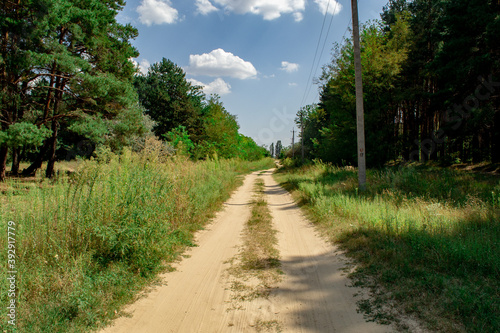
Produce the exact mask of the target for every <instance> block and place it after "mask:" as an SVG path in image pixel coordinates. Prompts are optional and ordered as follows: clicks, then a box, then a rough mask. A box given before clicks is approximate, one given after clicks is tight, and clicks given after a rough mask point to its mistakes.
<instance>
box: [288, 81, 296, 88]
mask: <svg viewBox="0 0 500 333" xmlns="http://www.w3.org/2000/svg"><path fill="white" fill-rule="evenodd" d="M288 85H289V86H290V87H296V86H297V83H295V82H290V83H288Z"/></svg>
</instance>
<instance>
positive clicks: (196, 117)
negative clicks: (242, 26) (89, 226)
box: [0, 0, 267, 180]
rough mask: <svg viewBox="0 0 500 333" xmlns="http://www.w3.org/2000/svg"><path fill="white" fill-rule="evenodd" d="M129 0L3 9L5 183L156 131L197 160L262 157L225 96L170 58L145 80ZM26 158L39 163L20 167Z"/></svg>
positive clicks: (0, 81)
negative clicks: (189, 77)
mask: <svg viewBox="0 0 500 333" xmlns="http://www.w3.org/2000/svg"><path fill="white" fill-rule="evenodd" d="M124 5H125V1H124V0H109V1H100V0H83V1H80V0H79V1H76V0H19V1H3V2H2V6H1V7H0V180H3V179H5V176H6V167H7V162H10V163H11V173H12V174H13V175H16V174H18V173H21V172H22V173H23V174H24V175H31V174H33V173H35V172H36V171H37V170H38V169H40V168H41V166H42V163H43V162H44V161H47V168H46V171H45V174H46V176H47V177H51V176H52V175H53V174H54V163H55V162H56V160H58V159H71V158H75V157H76V156H82V157H89V156H90V155H92V153H93V151H94V149H95V147H96V146H97V145H106V146H108V147H110V148H111V149H113V150H115V151H119V150H121V149H122V148H123V147H125V146H128V145H132V144H134V143H135V142H138V141H140V140H141V138H143V137H144V136H146V135H148V133H149V132H150V131H151V128H152V129H153V131H154V134H156V135H157V136H158V137H160V138H161V139H163V140H165V141H171V142H176V143H177V144H179V142H183V144H182V145H183V148H182V149H183V152H185V153H186V154H189V155H190V156H192V157H193V158H204V157H206V156H212V155H214V154H217V155H218V156H220V157H241V158H248V159H255V158H259V157H260V156H263V155H265V154H267V152H266V150H265V149H264V148H261V147H258V146H257V145H256V144H255V142H254V141H253V140H252V139H250V138H248V137H245V136H242V135H241V134H239V133H238V124H237V122H236V119H235V117H234V116H232V115H230V114H229V113H228V112H227V111H226V110H225V109H224V107H223V105H222V103H221V102H220V100H219V98H218V97H216V96H213V97H210V98H209V99H208V100H207V99H206V96H205V95H203V93H202V92H201V90H200V88H199V87H192V86H191V85H190V84H189V83H188V82H187V81H186V79H185V76H184V73H183V72H182V69H180V68H179V67H177V66H176V65H174V64H173V63H172V62H170V61H168V60H165V59H164V60H163V61H161V62H159V63H158V64H154V65H153V66H152V68H151V70H150V72H149V73H148V74H147V75H146V76H138V74H137V73H138V69H137V67H136V66H135V65H134V64H133V62H132V61H131V59H132V58H135V57H137V56H138V55H139V54H138V52H137V50H136V49H135V48H134V47H133V46H132V45H131V43H130V41H131V40H132V39H134V38H136V37H137V35H138V32H137V29H135V28H134V27H132V26H131V25H128V24H127V25H122V24H119V23H118V22H117V21H116V15H117V13H118V12H119V11H120V10H122V8H123V6H124ZM21 160H24V161H27V162H29V163H30V165H29V166H28V167H26V168H25V169H24V170H22V171H21V170H20V162H21Z"/></svg>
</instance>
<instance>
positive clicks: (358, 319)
mask: <svg viewBox="0 0 500 333" xmlns="http://www.w3.org/2000/svg"><path fill="white" fill-rule="evenodd" d="M271 174H272V170H269V171H266V172H265V173H264V174H261V175H258V173H253V174H251V175H248V176H247V177H246V178H245V181H244V184H243V185H242V186H241V187H240V188H239V189H238V190H237V191H236V192H235V193H233V195H232V197H231V199H230V200H228V201H227V202H226V203H225V207H224V210H223V211H221V212H219V213H218V214H217V216H216V217H215V218H214V221H213V222H212V223H211V224H210V225H209V226H207V228H206V230H203V231H202V232H200V233H198V235H197V238H196V243H197V244H198V245H199V246H198V247H195V248H192V249H191V250H190V251H188V253H187V254H188V255H189V257H188V258H186V259H184V260H183V261H182V262H180V263H179V264H178V265H177V267H176V268H177V270H176V271H175V272H172V273H166V274H165V275H164V276H163V279H165V280H166V285H164V286H161V287H158V288H156V289H155V290H154V291H153V292H151V293H149V294H148V295H147V296H146V297H144V298H141V299H139V300H138V301H137V302H135V303H134V304H132V305H130V306H129V307H128V308H127V309H125V311H126V312H129V313H131V317H121V318H119V319H117V320H116V321H115V322H114V324H113V325H112V326H110V327H108V328H107V329H105V330H103V331H102V333H118V332H120V333H129V332H134V333H140V332H144V333H156V332H176V333H177V332H181V333H183V332H186V333H193V332H203V333H212V332H256V331H266V329H268V330H269V331H282V332H363V333H365V332H366V333H370V332H391V331H392V329H391V327H389V326H381V325H377V324H374V323H367V322H365V320H364V319H363V316H362V315H360V314H358V313H357V312H356V304H355V299H354V298H353V295H354V294H355V293H356V292H357V290H356V289H354V288H350V287H347V285H348V284H349V281H348V279H347V278H346V277H345V274H344V273H343V272H342V270H341V268H342V267H343V266H344V262H345V261H344V260H345V259H344V258H343V256H342V255H341V254H339V253H338V252H337V251H336V249H335V248H334V247H333V246H331V245H330V244H328V243H327V242H325V241H324V240H322V239H321V238H320V237H319V236H318V235H317V234H316V232H315V231H314V229H313V227H312V226H311V225H310V224H309V222H307V220H306V219H305V218H304V216H303V215H302V214H301V212H300V209H299V208H298V207H297V206H296V205H295V204H294V203H293V200H292V198H291V196H290V195H289V194H288V193H287V192H286V191H285V190H283V189H282V188H281V187H280V186H279V185H278V184H277V183H276V182H275V181H274V180H273V179H272V176H271ZM258 177H260V178H263V179H264V182H265V195H266V199H267V201H268V205H269V208H270V210H271V213H272V216H273V221H274V223H275V225H274V227H275V229H276V230H277V231H278V239H279V244H278V248H279V251H280V255H281V262H282V270H283V272H284V275H283V279H282V281H281V282H280V283H279V285H278V286H277V288H273V289H272V291H271V295H270V296H269V297H267V298H257V299H254V300H250V301H242V302H241V304H240V306H239V308H238V309H234V306H233V307H232V308H231V304H232V305H234V301H231V299H232V290H231V288H230V285H229V282H228V274H227V269H228V266H229V265H230V264H229V263H228V261H229V259H231V258H233V257H234V256H235V255H236V254H237V252H238V246H239V245H241V237H240V234H241V232H242V230H243V228H244V225H245V223H246V221H247V220H248V218H249V217H250V206H249V203H250V200H251V198H252V188H253V183H254V181H255V180H256V179H257V178H258ZM271 324H272V325H271Z"/></svg>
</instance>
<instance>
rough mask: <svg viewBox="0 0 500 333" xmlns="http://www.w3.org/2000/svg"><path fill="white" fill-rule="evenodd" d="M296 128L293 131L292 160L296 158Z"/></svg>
mask: <svg viewBox="0 0 500 333" xmlns="http://www.w3.org/2000/svg"><path fill="white" fill-rule="evenodd" d="M294 146H295V127H294V128H293V129H292V158H295V149H293V148H294Z"/></svg>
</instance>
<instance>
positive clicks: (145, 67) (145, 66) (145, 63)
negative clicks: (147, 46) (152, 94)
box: [129, 58, 151, 75]
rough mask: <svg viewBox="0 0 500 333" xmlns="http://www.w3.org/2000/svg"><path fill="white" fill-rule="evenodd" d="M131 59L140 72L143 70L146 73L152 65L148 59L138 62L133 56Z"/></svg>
mask: <svg viewBox="0 0 500 333" xmlns="http://www.w3.org/2000/svg"><path fill="white" fill-rule="evenodd" d="M129 60H130V61H131V62H132V63H133V64H134V66H135V67H137V68H138V69H139V72H141V73H142V74H144V75H146V74H147V73H148V70H149V66H151V64H150V63H149V61H148V60H146V59H142V60H141V62H140V63H138V62H137V61H135V59H132V58H130V59H129Z"/></svg>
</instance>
